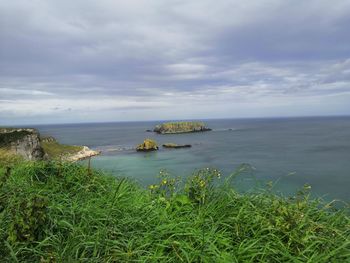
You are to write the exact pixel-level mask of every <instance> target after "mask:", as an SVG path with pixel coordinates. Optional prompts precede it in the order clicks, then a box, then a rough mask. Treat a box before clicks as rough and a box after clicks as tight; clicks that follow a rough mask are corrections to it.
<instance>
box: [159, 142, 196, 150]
mask: <svg viewBox="0 0 350 263" xmlns="http://www.w3.org/2000/svg"><path fill="white" fill-rule="evenodd" d="M163 147H164V148H173V149H179V148H190V147H192V145H191V144H176V143H164V144H163Z"/></svg>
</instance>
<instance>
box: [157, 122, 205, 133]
mask: <svg viewBox="0 0 350 263" xmlns="http://www.w3.org/2000/svg"><path fill="white" fill-rule="evenodd" d="M208 130H210V129H209V128H207V127H205V125H204V123H203V122H193V121H187V122H186V121H184V122H167V123H163V124H160V125H157V126H156V127H155V129H154V131H155V132H157V133H161V134H171V133H187V132H200V131H208Z"/></svg>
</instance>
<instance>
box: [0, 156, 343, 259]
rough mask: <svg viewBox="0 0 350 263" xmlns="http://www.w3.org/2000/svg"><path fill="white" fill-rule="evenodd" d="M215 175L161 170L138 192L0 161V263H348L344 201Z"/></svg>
mask: <svg viewBox="0 0 350 263" xmlns="http://www.w3.org/2000/svg"><path fill="white" fill-rule="evenodd" d="M219 176H220V173H219V172H218V171H217V170H215V169H202V170H199V171H196V172H194V173H193V175H191V176H190V177H189V178H188V180H187V181H186V182H183V183H180V182H178V181H177V180H175V179H172V178H171V177H170V176H169V175H168V174H167V173H166V172H162V173H161V175H160V179H159V183H158V184H154V185H151V186H150V187H149V188H148V189H145V188H142V187H141V186H139V185H138V184H136V183H135V182H133V181H131V180H130V179H123V178H118V177H114V176H110V175H106V174H103V173H102V172H100V171H96V170H90V169H88V168H87V167H83V166H80V165H77V164H70V163H56V162H36V163H30V162H20V163H16V164H14V165H12V168H11V169H8V168H5V167H4V166H2V168H0V262H42V263H43V262H337V263H338V262H349V258H350V218H349V210H348V207H344V208H341V209H336V208H334V207H333V204H332V203H329V204H326V203H322V202H320V201H317V200H309V198H308V190H309V189H308V187H305V188H304V189H301V190H300V191H299V192H298V193H296V195H295V196H294V197H292V198H284V197H279V196H276V195H275V194H273V193H272V192H271V191H269V189H266V190H265V191H261V192H257V193H250V194H239V193H238V192H237V191H235V189H234V187H232V186H231V183H230V180H229V179H228V178H226V179H225V178H221V179H219V178H218V177H219ZM214 180H221V181H222V183H221V184H215V186H214V185H213V182H214ZM225 181H226V182H225Z"/></svg>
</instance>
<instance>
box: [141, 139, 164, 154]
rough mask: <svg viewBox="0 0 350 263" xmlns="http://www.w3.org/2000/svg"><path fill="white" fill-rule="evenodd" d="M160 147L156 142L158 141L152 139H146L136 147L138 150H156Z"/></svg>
mask: <svg viewBox="0 0 350 263" xmlns="http://www.w3.org/2000/svg"><path fill="white" fill-rule="evenodd" d="M158 149H159V147H158V145H157V143H156V141H154V140H152V139H145V140H144V141H143V143H141V144H139V145H138V146H137V147H136V151H138V152H149V151H156V150H158Z"/></svg>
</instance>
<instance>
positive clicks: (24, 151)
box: [0, 128, 45, 160]
mask: <svg viewBox="0 0 350 263" xmlns="http://www.w3.org/2000/svg"><path fill="white" fill-rule="evenodd" d="M0 148H3V149H6V150H9V151H10V152H13V153H15V154H18V155H20V156H22V157H23V158H24V159H27V160H42V159H44V156H45V152H44V149H43V148H42V147H41V144H40V134H39V132H38V131H37V130H35V129H22V128H18V129H16V128H0Z"/></svg>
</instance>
